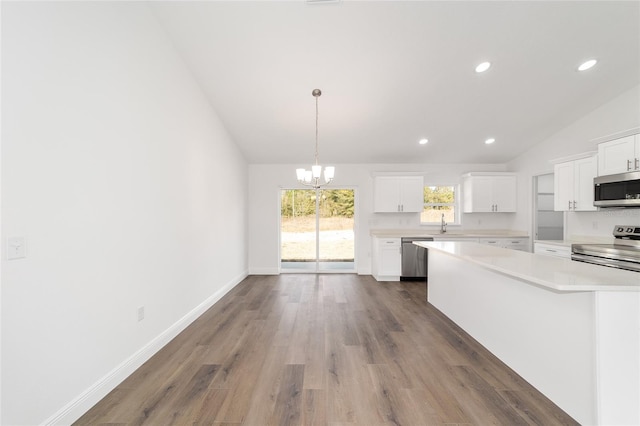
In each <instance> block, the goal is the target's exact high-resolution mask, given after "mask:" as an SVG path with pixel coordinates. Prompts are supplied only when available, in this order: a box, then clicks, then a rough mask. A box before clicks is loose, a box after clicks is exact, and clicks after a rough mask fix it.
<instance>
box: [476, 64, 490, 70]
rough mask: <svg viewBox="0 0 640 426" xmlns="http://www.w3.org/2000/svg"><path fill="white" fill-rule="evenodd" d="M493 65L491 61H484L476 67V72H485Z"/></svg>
mask: <svg viewBox="0 0 640 426" xmlns="http://www.w3.org/2000/svg"><path fill="white" fill-rule="evenodd" d="M490 66H491V62H483V63H481V64H480V65H478V66H477V67H476V72H485V71H486V70H488V69H489V67H490Z"/></svg>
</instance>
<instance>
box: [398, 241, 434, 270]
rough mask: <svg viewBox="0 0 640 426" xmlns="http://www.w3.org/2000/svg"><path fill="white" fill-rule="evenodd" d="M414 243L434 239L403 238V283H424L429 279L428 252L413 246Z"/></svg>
mask: <svg viewBox="0 0 640 426" xmlns="http://www.w3.org/2000/svg"><path fill="white" fill-rule="evenodd" d="M414 241H433V238H432V237H404V238H402V275H401V276H400V280H402V281H417V280H419V281H422V280H425V279H426V278H427V253H428V250H427V249H425V248H422V247H418V246H417V245H415V244H413V242H414Z"/></svg>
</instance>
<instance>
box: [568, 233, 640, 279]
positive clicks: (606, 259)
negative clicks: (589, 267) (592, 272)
mask: <svg viewBox="0 0 640 426" xmlns="http://www.w3.org/2000/svg"><path fill="white" fill-rule="evenodd" d="M613 236H614V243H613V244H572V245H571V259H573V260H577V261H579V262H586V263H593V264H596V265H603V266H609V267H612V268H618V269H627V270H629V271H635V272H640V226H631V225H616V226H615V227H614V228H613Z"/></svg>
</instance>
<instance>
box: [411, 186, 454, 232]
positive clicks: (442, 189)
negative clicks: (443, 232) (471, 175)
mask: <svg viewBox="0 0 640 426" xmlns="http://www.w3.org/2000/svg"><path fill="white" fill-rule="evenodd" d="M423 194H424V208H423V210H422V213H421V214H420V222H421V223H423V224H440V222H441V221H442V215H443V214H444V220H445V222H447V223H449V224H452V223H453V224H457V223H459V222H458V191H457V187H456V186H454V185H429V186H425V187H424V191H423Z"/></svg>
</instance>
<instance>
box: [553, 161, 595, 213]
mask: <svg viewBox="0 0 640 426" xmlns="http://www.w3.org/2000/svg"><path fill="white" fill-rule="evenodd" d="M597 174H598V158H597V156H595V155H589V156H587V157H586V158H580V159H577V160H572V161H565V162H562V163H558V164H556V165H555V166H554V200H553V201H554V203H553V204H554V210H556V211H594V210H597V209H598V208H597V207H595V206H594V205H593V178H595V177H596V176H597Z"/></svg>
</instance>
